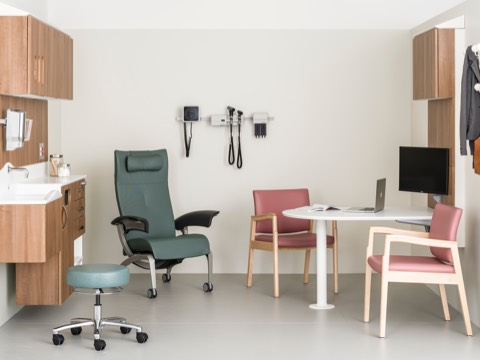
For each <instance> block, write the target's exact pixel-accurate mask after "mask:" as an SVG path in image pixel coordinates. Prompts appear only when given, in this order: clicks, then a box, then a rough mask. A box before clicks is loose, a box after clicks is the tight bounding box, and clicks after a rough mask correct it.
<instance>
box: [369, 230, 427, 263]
mask: <svg viewBox="0 0 480 360" xmlns="http://www.w3.org/2000/svg"><path fill="white" fill-rule="evenodd" d="M375 234H384V235H387V236H388V235H402V236H410V237H417V238H428V233H426V232H422V231H412V230H404V229H398V228H391V227H385V226H371V227H370V232H369V235H368V244H367V258H368V257H369V256H372V255H373V242H374V240H375ZM389 246H390V245H389Z"/></svg>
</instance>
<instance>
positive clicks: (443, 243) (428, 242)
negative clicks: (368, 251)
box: [385, 235, 457, 249]
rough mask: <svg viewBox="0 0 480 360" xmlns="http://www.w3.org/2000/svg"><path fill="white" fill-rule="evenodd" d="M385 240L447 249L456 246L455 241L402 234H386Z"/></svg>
mask: <svg viewBox="0 0 480 360" xmlns="http://www.w3.org/2000/svg"><path fill="white" fill-rule="evenodd" d="M385 241H386V243H393V242H400V243H407V244H412V245H421V246H434V247H440V248H448V249H452V248H454V247H457V242H456V241H450V240H439V239H430V238H418V237H415V236H404V235H387V237H386V239H385Z"/></svg>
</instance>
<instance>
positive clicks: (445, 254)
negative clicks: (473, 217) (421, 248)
mask: <svg viewBox="0 0 480 360" xmlns="http://www.w3.org/2000/svg"><path fill="white" fill-rule="evenodd" d="M462 212H463V210H462V209H459V208H457V207H454V206H450V205H445V204H437V205H436V206H435V209H434V211H433V216H432V224H431V225H430V234H429V237H430V238H432V239H440V240H449V241H457V230H458V224H459V223H460V219H461V217H462ZM430 251H431V252H432V254H433V255H434V256H435V257H437V258H438V259H440V260H442V261H445V262H448V263H451V262H452V261H453V259H452V252H451V251H450V249H445V248H438V247H431V248H430Z"/></svg>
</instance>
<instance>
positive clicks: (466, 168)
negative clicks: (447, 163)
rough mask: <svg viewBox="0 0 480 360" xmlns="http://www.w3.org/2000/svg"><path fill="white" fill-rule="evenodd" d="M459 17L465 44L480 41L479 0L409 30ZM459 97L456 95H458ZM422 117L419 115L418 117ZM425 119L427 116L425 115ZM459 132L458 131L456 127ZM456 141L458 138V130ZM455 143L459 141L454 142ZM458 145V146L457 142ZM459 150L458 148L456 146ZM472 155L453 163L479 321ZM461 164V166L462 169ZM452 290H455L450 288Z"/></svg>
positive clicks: (478, 233) (479, 232) (478, 187)
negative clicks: (461, 196) (462, 19)
mask: <svg viewBox="0 0 480 360" xmlns="http://www.w3.org/2000/svg"><path fill="white" fill-rule="evenodd" d="M458 16H465V44H466V45H467V46H468V45H473V44H477V43H480V23H479V22H478V19H479V18H480V2H479V1H478V0H468V1H466V2H465V3H464V4H462V5H459V6H457V7H455V8H453V9H451V10H449V11H447V12H445V13H444V14H442V15H440V16H438V17H436V18H434V19H432V20H430V21H428V22H427V23H425V24H422V25H421V26H419V27H418V28H415V29H414V30H413V31H412V34H416V33H420V32H423V31H425V30H428V29H430V28H432V27H433V26H435V25H436V24H439V23H443V22H445V21H447V20H450V19H453V18H456V17H458ZM461 61H462V62H461V63H460V64H458V63H457V64H456V66H457V67H458V66H460V67H462V66H463V58H462V60H461ZM457 95H458V96H459V94H457ZM413 115H414V116H413V117H412V119H415V117H416V119H417V121H412V132H415V131H416V129H419V127H423V126H424V124H425V123H424V122H422V121H419V120H420V119H419V116H418V113H415V112H414V114H413ZM420 117H421V116H420ZM424 121H426V117H424ZM457 131H458V130H457ZM456 141H457V142H458V141H459V137H458V133H457V137H456ZM457 144H458V143H457ZM457 148H459V145H457ZM457 151H458V149H457ZM471 160H472V157H471V156H470V155H469V156H468V157H461V158H460V156H459V155H458V156H457V163H456V166H459V170H460V171H463V174H460V175H463V176H457V177H456V180H457V179H463V182H461V183H458V184H457V186H459V187H463V189H462V190H464V214H463V222H464V228H465V229H464V230H465V248H464V249H461V260H462V267H463V272H464V277H465V283H466V284H465V286H466V290H467V297H468V302H469V309H470V315H471V317H472V320H473V321H474V322H475V323H476V324H478V323H480V312H479V310H478V304H479V303H480V282H479V279H478V276H477V274H478V273H479V272H480V247H479V240H480V221H479V215H478V214H479V213H480V204H479V202H478V201H477V199H478V198H479V197H480V177H479V176H478V175H476V174H474V172H473V170H472V168H471ZM462 166H463V169H462ZM452 290H455V289H452ZM450 294H451V295H452V296H451V297H450V298H451V299H453V300H454V301H453V303H454V304H455V305H456V306H457V307H458V299H456V293H455V291H451V292H450V293H449V296H450Z"/></svg>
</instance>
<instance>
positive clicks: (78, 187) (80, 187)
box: [73, 180, 87, 201]
mask: <svg viewBox="0 0 480 360" xmlns="http://www.w3.org/2000/svg"><path fill="white" fill-rule="evenodd" d="M86 184H87V183H86V182H85V180H82V181H77V182H76V183H74V184H73V200H74V201H75V200H78V199H82V198H84V197H85V186H86Z"/></svg>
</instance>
